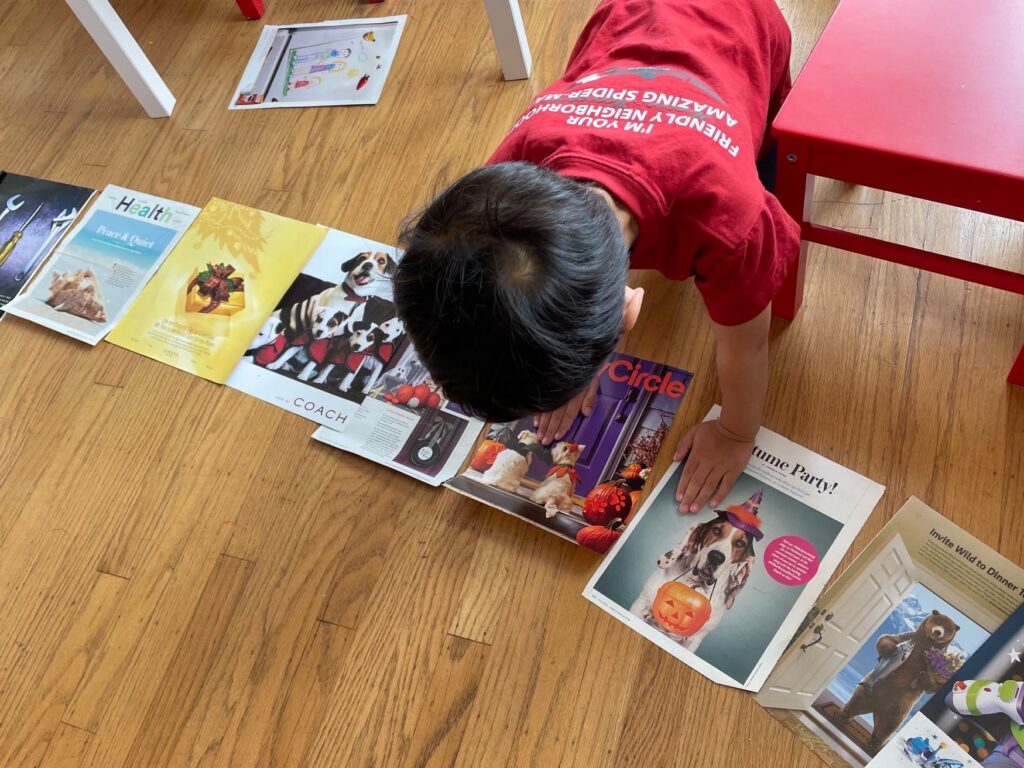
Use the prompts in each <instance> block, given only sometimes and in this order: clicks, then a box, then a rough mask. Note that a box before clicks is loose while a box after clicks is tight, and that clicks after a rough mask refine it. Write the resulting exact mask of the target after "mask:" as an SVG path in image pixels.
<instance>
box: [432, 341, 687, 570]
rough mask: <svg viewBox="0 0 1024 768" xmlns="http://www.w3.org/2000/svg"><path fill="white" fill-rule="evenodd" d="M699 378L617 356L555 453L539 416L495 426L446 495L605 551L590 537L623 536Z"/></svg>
mask: <svg viewBox="0 0 1024 768" xmlns="http://www.w3.org/2000/svg"><path fill="white" fill-rule="evenodd" d="M691 378H692V374H690V373H688V372H686V371H683V370H680V369H678V368H672V367H670V366H666V365H661V364H658V363H653V362H651V361H649V360H641V359H639V358H635V357H628V356H626V355H617V356H615V357H614V358H613V359H612V360H611V361H610V362H609V364H608V365H606V366H605V368H604V369H603V371H602V374H601V376H600V379H599V381H598V394H597V401H596V403H595V405H594V408H593V411H592V412H591V414H590V416H589V417H584V416H582V414H581V415H580V416H578V417H577V418H576V420H575V421H574V422H573V424H572V425H571V426H570V428H569V429H568V431H567V432H566V433H565V434H564V435H562V436H561V437H560V438H559V439H558V440H554V441H552V442H550V444H548V445H542V444H541V442H540V440H539V439H538V436H537V433H536V430H535V428H534V426H533V417H532V416H527V417H525V418H522V419H519V420H518V421H514V422H508V423H504V424H491V425H489V429H488V431H487V432H486V433H485V434H484V435H483V437H482V438H481V439H480V441H479V442H478V443H477V445H476V447H475V448H474V450H473V452H472V454H471V457H470V461H469V463H468V465H467V466H466V467H465V468H464V470H463V472H462V473H461V474H460V475H458V476H456V477H455V478H453V479H452V480H450V481H449V482H448V484H447V485H448V487H449V488H452V489H454V490H456V491H459V492H460V493H463V494H465V495H467V496H470V497H472V498H474V499H477V500H478V501H482V502H483V503H485V504H489V505H490V506H493V507H496V508H498V509H501V510H503V511H505V512H509V513H511V514H514V515H517V516H518V517H521V518H523V519H525V520H527V521H528V522H530V523H533V524H534V525H538V526H540V527H542V528H545V529H546V530H549V531H553V532H554V533H556V534H558V535H560V536H562V537H563V538H566V539H569V540H570V541H575V542H577V543H578V544H581V545H583V546H590V547H591V548H594V549H597V551H603V550H601V549H598V548H597V547H596V546H591V544H590V539H589V538H588V533H590V532H592V531H593V530H594V529H595V527H596V528H599V529H606V530H610V528H609V526H614V528H615V529H616V530H620V529H621V528H623V527H624V526H625V525H626V524H627V522H628V519H629V517H630V513H631V512H632V511H633V510H635V509H637V508H639V502H640V497H641V494H642V492H643V488H644V484H645V482H646V480H647V478H648V477H649V476H650V473H651V471H652V469H653V467H654V463H655V461H656V459H657V457H658V455H659V453H660V451H661V448H662V445H663V443H665V440H666V437H667V435H668V431H669V428H670V427H671V425H672V421H673V419H674V418H675V414H676V411H677V409H678V408H679V406H680V404H681V402H682V398H683V395H684V394H685V392H686V389H687V387H688V385H689V382H690V380H691ZM645 384H646V386H645ZM451 408H452V410H454V411H456V412H458V407H457V406H451ZM588 529H589V530H588Z"/></svg>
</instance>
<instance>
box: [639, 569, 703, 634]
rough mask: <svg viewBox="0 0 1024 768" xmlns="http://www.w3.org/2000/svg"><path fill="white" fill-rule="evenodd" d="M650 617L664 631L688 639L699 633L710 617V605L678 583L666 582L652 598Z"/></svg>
mask: <svg viewBox="0 0 1024 768" xmlns="http://www.w3.org/2000/svg"><path fill="white" fill-rule="evenodd" d="M651 615H652V616H654V618H655V619H656V620H657V622H658V623H659V624H660V625H661V626H662V627H663V628H664V629H665V630H667V631H669V632H671V633H672V634H674V635H680V636H682V637H689V636H690V635H693V634H696V633H697V632H699V631H700V628H701V627H703V626H704V625H705V624H706V623H707V620H708V619H709V618H710V617H711V603H710V602H709V601H708V599H707V598H706V597H704V595H702V594H701V593H700V592H698V591H697V590H695V589H693V588H692V587H689V586H687V585H686V584H683V583H682V582H680V581H666V582H665V583H664V584H662V585H661V587H660V588H659V589H658V594H657V595H655V596H654V603H653V604H652V605H651Z"/></svg>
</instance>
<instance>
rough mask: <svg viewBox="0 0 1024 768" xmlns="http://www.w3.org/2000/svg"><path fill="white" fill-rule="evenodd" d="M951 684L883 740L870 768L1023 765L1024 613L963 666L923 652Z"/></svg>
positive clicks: (950, 656) (952, 657)
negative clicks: (940, 665) (889, 736)
mask: <svg viewBox="0 0 1024 768" xmlns="http://www.w3.org/2000/svg"><path fill="white" fill-rule="evenodd" d="M927 654H928V657H929V658H930V659H931V660H934V661H935V662H938V663H941V664H943V666H942V668H941V669H942V672H943V673H945V674H948V676H949V679H948V680H947V681H946V682H945V684H944V685H943V686H942V687H941V688H940V689H939V690H938V692H936V693H935V694H934V695H933V696H932V697H931V698H930V699H928V701H927V702H925V704H924V706H923V707H921V709H920V711H919V712H917V713H916V714H915V715H914V716H913V717H912V718H910V720H908V721H907V722H906V723H905V724H904V725H903V727H902V728H900V730H899V731H898V732H897V734H896V735H895V736H894V737H893V738H891V739H889V741H888V742H887V743H886V745H885V746H884V747H883V748H882V750H881V751H880V752H879V753H878V755H877V756H876V757H875V759H874V760H872V761H871V762H870V763H869V765H870V766H872V767H873V768H875V767H876V766H877V767H878V768H896V767H897V766H921V765H927V766H934V768H968V767H970V768H977V766H986V767H987V768H995V766H1000V767H1001V768H1020V766H1022V765H1024V682H1022V681H1024V661H1022V657H1024V607H1021V608H1018V609H1017V610H1016V611H1014V613H1013V614H1012V615H1011V616H1010V618H1009V619H1007V620H1006V621H1005V622H1004V623H1003V624H1002V626H1000V627H999V629H997V630H996V631H995V632H994V633H993V634H992V636H991V637H990V638H989V639H988V640H986V641H985V642H984V643H983V644H982V645H981V647H980V648H978V649H977V650H976V651H975V652H974V654H973V655H972V656H971V657H970V659H969V660H965V659H964V658H963V656H962V655H961V654H956V653H953V652H950V650H949V649H948V648H942V647H935V648H929V649H928V651H927Z"/></svg>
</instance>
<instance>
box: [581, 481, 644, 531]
mask: <svg viewBox="0 0 1024 768" xmlns="http://www.w3.org/2000/svg"><path fill="white" fill-rule="evenodd" d="M632 506H633V501H632V499H630V497H629V490H628V489H627V488H626V487H624V485H623V484H622V483H620V482H611V483H601V484H600V485H595V486H594V489H593V490H592V491H591V492H590V493H588V494H587V498H585V499H584V500H583V519H584V520H586V521H587V522H588V523H590V524H591V525H608V523H610V522H611V521H612V520H614V519H615V518H617V517H620V518H623V519H625V518H626V517H628V516H629V511H630V509H631V508H632Z"/></svg>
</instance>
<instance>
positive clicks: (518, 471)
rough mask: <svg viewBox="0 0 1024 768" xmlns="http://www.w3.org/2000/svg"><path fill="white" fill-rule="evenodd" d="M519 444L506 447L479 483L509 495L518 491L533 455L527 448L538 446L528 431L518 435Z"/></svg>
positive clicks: (531, 433) (525, 430)
mask: <svg viewBox="0 0 1024 768" xmlns="http://www.w3.org/2000/svg"><path fill="white" fill-rule="evenodd" d="M518 439H519V442H518V443H513V444H512V445H509V446H506V447H505V450H503V451H501V452H500V453H499V454H498V455H497V456H496V457H495V459H494V463H493V464H492V465H491V466H490V468H489V469H488V470H487V471H486V472H484V474H483V477H481V478H480V481H481V482H483V483H486V484H487V485H493V486H494V487H495V488H500V489H501V490H503V491H508V492H509V493H515V492H516V491H518V490H519V484H520V483H521V482H522V480H523V476H524V475H526V472H527V470H529V469H530V461H531V460H532V459H533V454H532V453H530V451H529V450H528V446H531V445H539V441H538V440H537V435H536V434H534V433H533V432H531V431H530V430H528V429H524V430H523V431H522V432H520V433H519V438H518Z"/></svg>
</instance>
